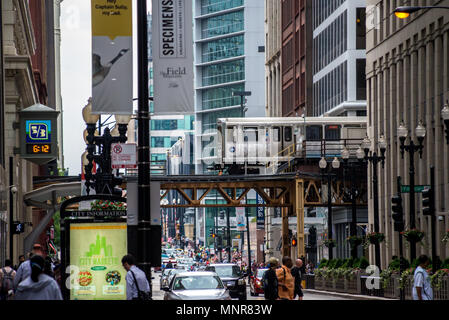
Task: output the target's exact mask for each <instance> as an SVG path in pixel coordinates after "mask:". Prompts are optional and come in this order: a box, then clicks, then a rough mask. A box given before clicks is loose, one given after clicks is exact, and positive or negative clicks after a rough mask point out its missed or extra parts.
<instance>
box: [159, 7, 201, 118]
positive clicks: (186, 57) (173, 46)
mask: <svg viewBox="0 0 449 320" xmlns="http://www.w3.org/2000/svg"><path fill="white" fill-rule="evenodd" d="M152 3H153V25H152V27H153V62H154V114H156V115H167V114H191V113H193V112H194V106H193V38H192V33H193V30H192V29H193V23H192V0H153V2H152Z"/></svg>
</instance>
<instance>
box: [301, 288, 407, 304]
mask: <svg viewBox="0 0 449 320" xmlns="http://www.w3.org/2000/svg"><path fill="white" fill-rule="evenodd" d="M302 291H303V292H304V293H307V292H310V293H314V294H322V295H329V296H330V295H332V296H337V297H342V298H346V299H353V300H385V301H399V300H397V299H388V298H382V297H375V296H366V295H358V294H349V293H341V292H332V291H322V290H315V289H302Z"/></svg>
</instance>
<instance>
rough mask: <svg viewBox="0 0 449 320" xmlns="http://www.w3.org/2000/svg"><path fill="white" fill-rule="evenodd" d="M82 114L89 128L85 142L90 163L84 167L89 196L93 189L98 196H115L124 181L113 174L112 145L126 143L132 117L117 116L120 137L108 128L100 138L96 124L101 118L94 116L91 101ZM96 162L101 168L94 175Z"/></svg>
mask: <svg viewBox="0 0 449 320" xmlns="http://www.w3.org/2000/svg"><path fill="white" fill-rule="evenodd" d="M82 113H83V119H84V122H86V126H87V129H86V130H87V135H86V133H84V140H85V141H86V144H87V155H86V158H87V161H88V163H87V164H86V165H85V166H84V169H85V178H86V191H87V194H89V192H90V189H91V187H93V188H94V189H95V192H96V193H97V194H114V192H118V191H115V190H114V187H115V186H116V185H120V184H121V183H122V179H121V178H118V177H115V176H114V175H113V174H112V168H111V144H113V143H125V142H126V140H127V137H126V131H127V126H128V122H129V119H130V117H129V116H116V119H117V120H116V121H117V125H118V131H119V136H118V137H113V136H112V135H111V132H110V129H109V128H108V127H106V129H105V130H104V134H103V135H102V136H99V135H98V131H96V123H97V121H98V120H99V118H100V116H99V115H96V114H92V103H91V99H89V101H88V104H87V105H86V106H85V107H84V108H83V110H82ZM126 120H127V121H126ZM96 146H97V147H99V153H96V152H95V149H96V148H95V147H96ZM94 161H95V163H96V164H98V165H99V166H100V168H99V170H98V172H97V173H95V174H92V169H93V162H94ZM120 195H121V192H120Z"/></svg>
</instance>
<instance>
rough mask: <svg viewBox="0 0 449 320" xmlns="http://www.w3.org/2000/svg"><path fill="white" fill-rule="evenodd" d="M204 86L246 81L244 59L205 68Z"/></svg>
mask: <svg viewBox="0 0 449 320" xmlns="http://www.w3.org/2000/svg"><path fill="white" fill-rule="evenodd" d="M202 74H203V86H212V85H216V84H222V83H227V82H234V81H241V80H245V62H244V60H243V59H240V60H236V61H231V62H225V63H219V64H213V65H210V66H207V67H204V68H203V72H202Z"/></svg>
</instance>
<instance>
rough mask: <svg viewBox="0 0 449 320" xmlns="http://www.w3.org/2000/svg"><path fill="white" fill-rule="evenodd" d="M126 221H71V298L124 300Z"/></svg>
mask: <svg viewBox="0 0 449 320" xmlns="http://www.w3.org/2000/svg"><path fill="white" fill-rule="evenodd" d="M126 234H127V232H126V223H77V224H75V223H73V224H71V225H70V265H71V266H73V267H74V268H75V270H76V272H75V274H72V276H71V277H74V278H73V281H72V285H71V290H70V299H71V300H126V280H125V277H126V270H125V269H124V268H123V266H122V257H123V256H124V255H126V254H127V236H126Z"/></svg>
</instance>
